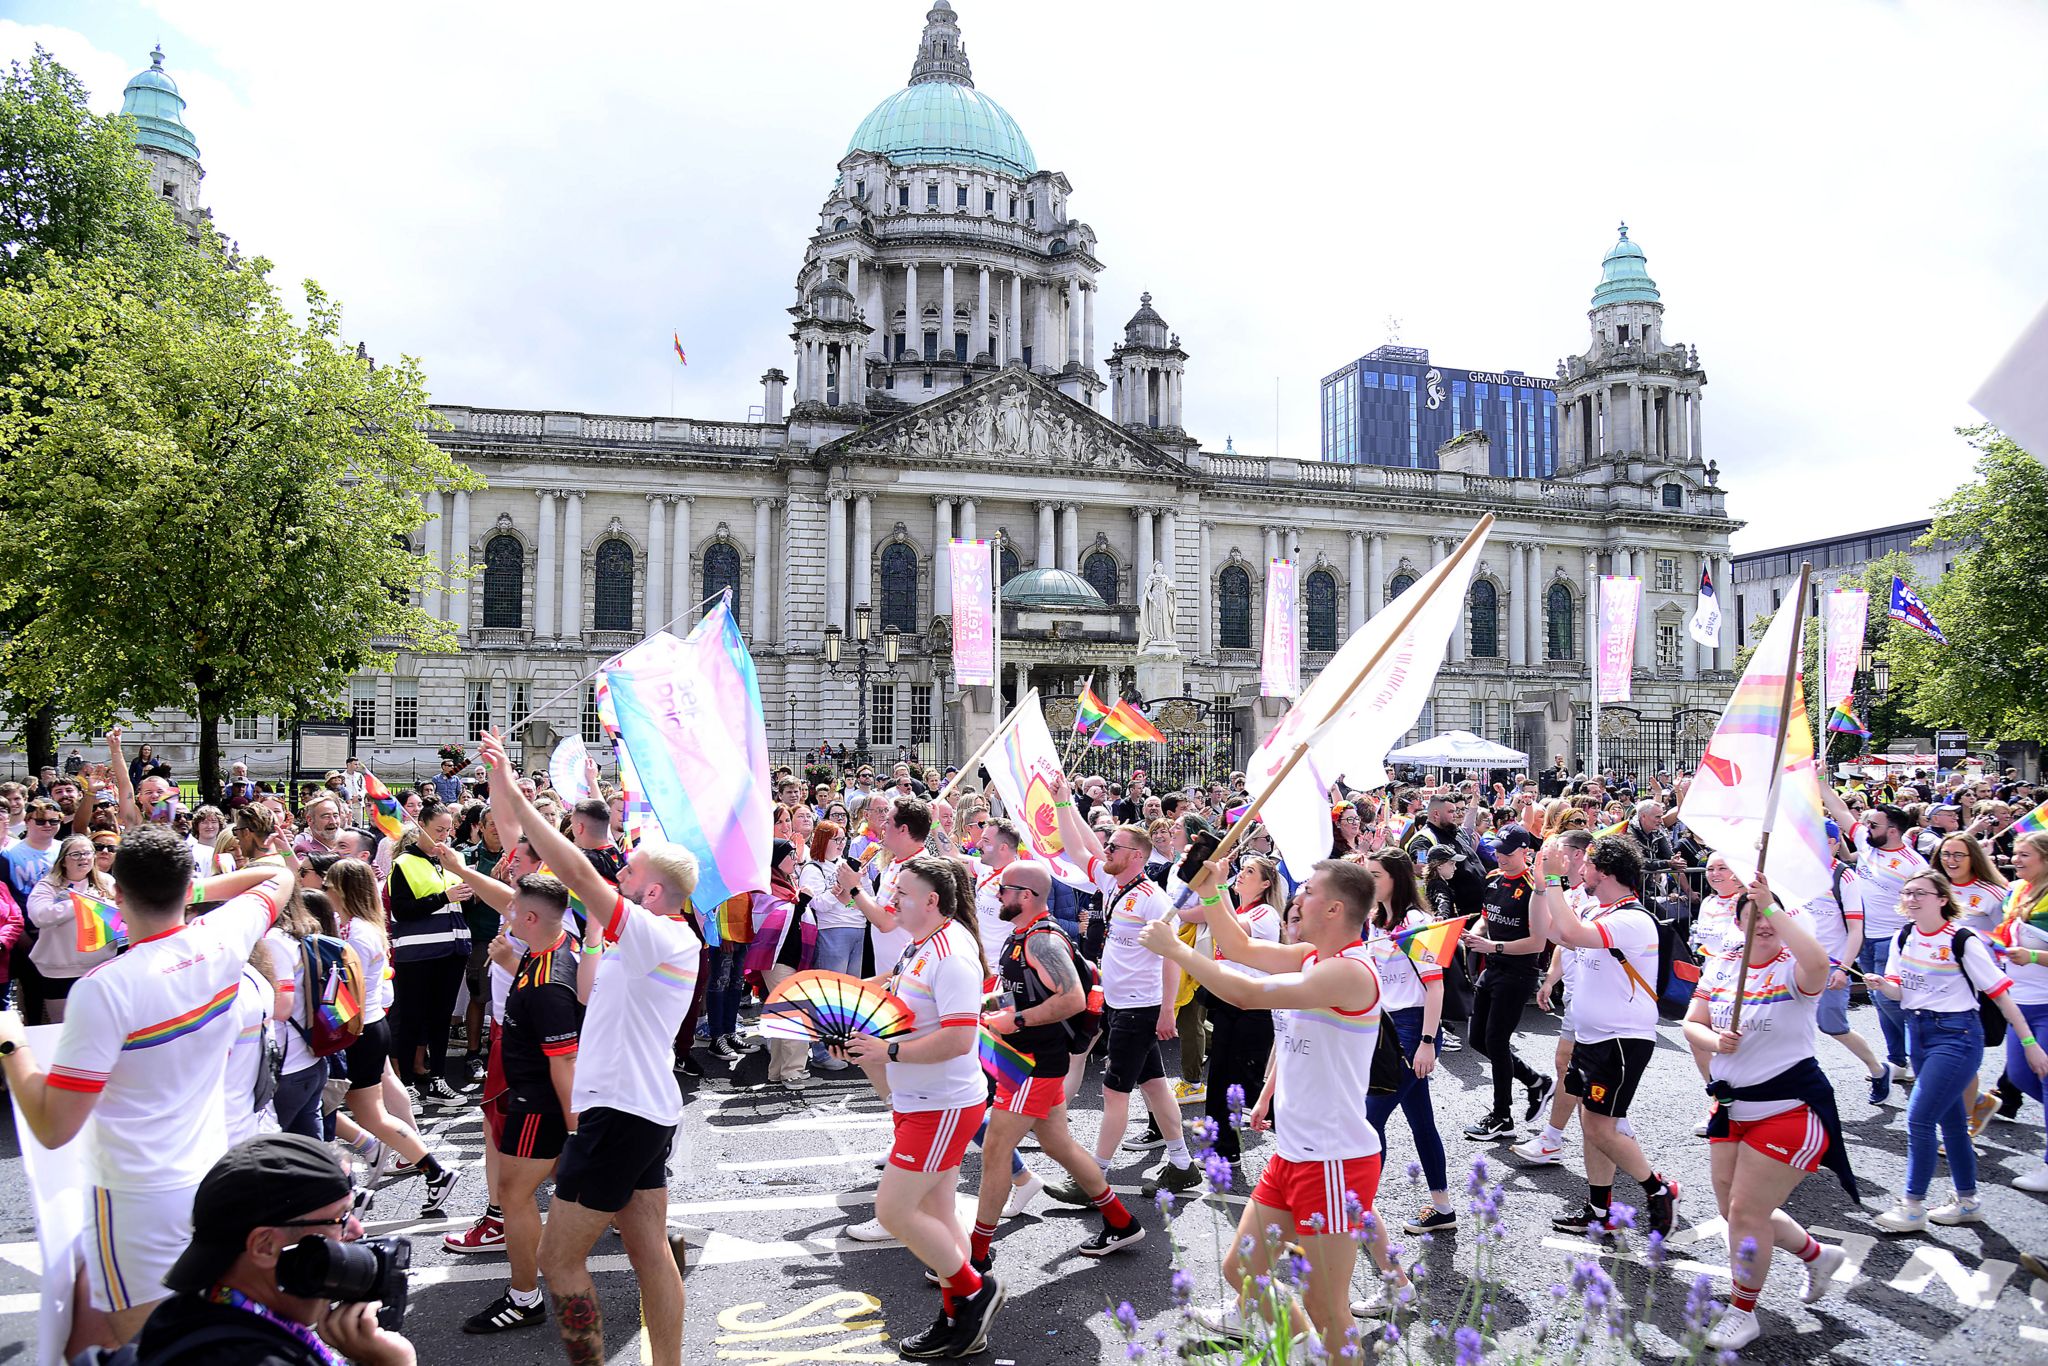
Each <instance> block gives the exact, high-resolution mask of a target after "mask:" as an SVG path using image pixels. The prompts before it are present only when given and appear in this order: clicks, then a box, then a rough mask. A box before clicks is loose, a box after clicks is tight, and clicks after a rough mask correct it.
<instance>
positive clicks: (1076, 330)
mask: <svg viewBox="0 0 2048 1366" xmlns="http://www.w3.org/2000/svg"><path fill="white" fill-rule="evenodd" d="M1079 359H1081V279H1080V277H1079V276H1075V277H1074V278H1073V279H1071V280H1068V281H1067V354H1066V364H1068V365H1072V364H1073V363H1074V362H1075V361H1077V360H1079Z"/></svg>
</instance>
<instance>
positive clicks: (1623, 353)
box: [1557, 223, 1707, 469]
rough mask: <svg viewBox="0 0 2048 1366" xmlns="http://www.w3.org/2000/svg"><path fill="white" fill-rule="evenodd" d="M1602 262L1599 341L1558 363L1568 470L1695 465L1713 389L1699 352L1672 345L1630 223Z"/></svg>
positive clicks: (1596, 312)
mask: <svg viewBox="0 0 2048 1366" xmlns="http://www.w3.org/2000/svg"><path fill="white" fill-rule="evenodd" d="M1619 231H1620V236H1619V238H1618V240H1617V241H1616V242H1615V244H1614V245H1613V247H1611V248H1610V249H1609V250H1608V252H1607V255H1606V256H1605V257H1603V258H1601V262H1600V283H1599V284H1598V285H1596V286H1595V287H1594V289H1593V300H1592V307H1591V308H1590V309H1588V310H1587V313H1586V317H1587V319H1588V320H1589V321H1590V323H1591V324H1592V344H1591V345H1590V346H1589V347H1588V348H1587V350H1586V352H1585V354H1584V355H1579V356H1571V357H1568V358H1566V359H1565V360H1562V361H1560V362H1558V367H1557V381H1558V383H1557V407H1558V412H1559V414H1560V415H1561V417H1562V420H1563V423H1564V436H1563V440H1564V454H1563V458H1562V460H1561V461H1560V462H1559V463H1560V466H1561V467H1562V468H1565V469H1585V468H1588V467H1591V466H1596V465H1606V464H1620V463H1624V462H1626V461H1628V460H1629V459H1632V458H1635V459H1643V460H1647V461H1650V462H1653V463H1656V464H1661V465H1680V466H1688V465H1689V466H1697V465H1701V464H1703V463H1704V461H1705V454H1704V452H1703V451H1702V449H1701V445H1700V396H1701V395H1700V391H1701V390H1702V389H1703V388H1704V387H1705V385H1706V382H1707V376H1706V372H1705V371H1704V370H1702V369H1701V368H1700V360H1699V352H1698V351H1697V349H1695V348H1692V347H1687V346H1683V345H1679V344H1677V343H1671V344H1666V342H1665V340H1664V301H1663V296H1662V295H1661V294H1660V293H1659V292H1658V290H1657V282H1656V281H1655V280H1652V279H1651V278H1650V271H1649V263H1648V259H1647V258H1646V257H1645V256H1644V255H1643V249H1642V248H1641V247H1640V246H1638V245H1637V244H1636V243H1635V242H1633V241H1631V240H1630V239H1629V235H1628V224H1626V223H1623V224H1622V225H1621V227H1620V230H1619Z"/></svg>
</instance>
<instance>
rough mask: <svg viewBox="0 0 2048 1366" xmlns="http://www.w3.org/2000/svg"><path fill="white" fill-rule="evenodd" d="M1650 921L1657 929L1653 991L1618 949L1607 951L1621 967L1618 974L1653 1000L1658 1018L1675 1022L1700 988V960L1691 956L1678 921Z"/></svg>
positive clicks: (1659, 918)
mask: <svg viewBox="0 0 2048 1366" xmlns="http://www.w3.org/2000/svg"><path fill="white" fill-rule="evenodd" d="M1650 920H1651V922H1652V923H1653V924H1655V925H1656V927H1657V982H1656V985H1655V986H1654V987H1653V986H1651V984H1650V983H1648V982H1645V981H1644V980H1643V975H1642V974H1641V973H1639V972H1637V971H1636V966H1635V964H1633V963H1631V962H1629V961H1628V955H1627V954H1625V953H1623V952H1622V951H1621V950H1620V949H1609V950H1608V952H1609V953H1611V954H1613V955H1614V960H1615V961H1616V962H1618V963H1620V964H1621V970H1622V972H1623V973H1625V974H1626V975H1627V977H1628V979H1629V980H1630V981H1631V982H1633V983H1635V984H1636V985H1637V986H1639V987H1641V988H1642V989H1643V990H1645V991H1647V992H1649V993H1650V994H1651V995H1652V996H1654V997H1655V998H1656V1001H1657V1014H1658V1016H1659V1018H1661V1019H1666V1020H1678V1019H1683V1018H1684V1017H1685V1012H1686V1011H1687V1010H1688V1009H1689V1008H1690V1007H1691V1005H1692V997H1693V992H1694V991H1695V990H1696V989H1697V988H1698V987H1699V984H1700V960H1699V959H1698V958H1697V957H1695V956H1694V954H1693V951H1692V946H1691V945H1689V944H1687V943H1686V942H1685V926H1684V925H1683V924H1682V923H1681V922H1680V921H1677V920H1667V919H1665V918H1664V917H1662V916H1658V915H1652V916H1651V917H1650Z"/></svg>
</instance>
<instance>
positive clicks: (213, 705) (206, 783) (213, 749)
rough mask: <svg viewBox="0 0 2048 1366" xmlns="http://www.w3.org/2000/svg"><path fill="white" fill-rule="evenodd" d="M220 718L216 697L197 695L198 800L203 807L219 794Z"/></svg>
mask: <svg viewBox="0 0 2048 1366" xmlns="http://www.w3.org/2000/svg"><path fill="white" fill-rule="evenodd" d="M220 716H221V705H220V699H219V697H218V696H216V695H214V694H210V693H204V692H202V693H200V694H199V800H200V803H201V804H202V805H203V804H205V803H207V802H210V801H212V800H214V798H215V796H216V794H218V793H219V792H220V787H221V777H220Z"/></svg>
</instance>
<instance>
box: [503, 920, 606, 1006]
mask: <svg viewBox="0 0 2048 1366" xmlns="http://www.w3.org/2000/svg"><path fill="white" fill-rule="evenodd" d="M505 941H506V942H507V943H509V944H510V945H511V946H512V948H513V951H514V952H516V953H517V954H518V955H519V956H520V957H521V958H524V957H526V955H527V953H528V952H529V950H528V949H527V947H526V941H524V940H522V939H521V938H520V937H519V936H518V935H516V934H512V933H509V932H508V933H507V934H506V935H505ZM582 951H583V950H582V949H581V948H580V947H579V948H578V949H577V952H578V953H581V952H582ZM487 961H488V964H489V967H488V977H489V980H490V984H491V1006H490V1010H491V1023H493V1024H503V1023H505V998H506V997H507V996H510V995H511V994H512V982H513V979H514V978H516V977H517V976H518V975H519V971H518V965H517V964H516V963H515V964H514V965H513V966H512V967H509V968H501V967H499V966H498V962H497V960H496V959H495V958H494V959H490V960H487Z"/></svg>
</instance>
